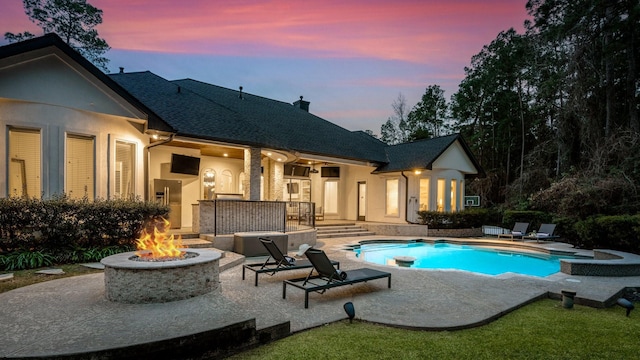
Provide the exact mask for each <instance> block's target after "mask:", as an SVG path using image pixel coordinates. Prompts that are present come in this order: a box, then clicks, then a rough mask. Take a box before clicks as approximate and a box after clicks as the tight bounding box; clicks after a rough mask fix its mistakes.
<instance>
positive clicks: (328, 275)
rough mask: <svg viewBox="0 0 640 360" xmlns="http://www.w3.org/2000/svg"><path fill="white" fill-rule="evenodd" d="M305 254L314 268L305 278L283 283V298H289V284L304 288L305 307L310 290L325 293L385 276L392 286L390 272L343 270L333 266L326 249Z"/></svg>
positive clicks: (363, 269) (307, 303) (367, 269)
mask: <svg viewBox="0 0 640 360" xmlns="http://www.w3.org/2000/svg"><path fill="white" fill-rule="evenodd" d="M305 255H306V256H307V258H308V259H309V261H311V263H312V264H313V269H312V270H311V272H309V275H307V277H304V278H298V279H291V280H285V281H284V282H283V283H282V298H283V299H286V298H287V285H291V286H293V287H296V288H298V289H302V290H304V308H305V309H306V308H308V307H309V293H310V292H318V293H320V294H323V293H324V292H325V291H327V290H328V289H330V288H333V287H338V286H343V285H353V284H356V283H360V282H367V281H369V280H375V279H383V278H387V279H388V280H387V287H388V288H391V274H390V273H388V272H384V271H379V270H375V269H369V268H361V269H355V270H346V271H342V270H339V269H336V268H335V267H333V265H332V264H331V261H330V260H329V258H328V257H327V254H325V252H324V251H322V250H318V249H314V248H310V249H309V250H307V251H306V252H305ZM314 270H315V272H316V273H317V274H316V275H313V273H314Z"/></svg>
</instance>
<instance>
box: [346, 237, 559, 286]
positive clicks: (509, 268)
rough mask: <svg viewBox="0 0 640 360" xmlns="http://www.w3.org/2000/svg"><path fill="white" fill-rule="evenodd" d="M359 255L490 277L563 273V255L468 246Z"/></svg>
mask: <svg viewBox="0 0 640 360" xmlns="http://www.w3.org/2000/svg"><path fill="white" fill-rule="evenodd" d="M353 251H354V252H355V253H356V256H357V257H359V258H361V259H363V260H365V261H368V262H372V263H375V264H380V265H392V266H397V264H396V261H395V260H394V257H396V256H410V257H414V258H415V259H416V260H415V262H414V263H413V264H412V265H411V268H416V269H450V270H464V271H472V272H476V273H482V274H487V275H500V274H504V273H508V272H511V273H517V274H523V275H530V276H538V277H545V276H549V275H551V274H554V273H556V272H559V271H560V259H561V258H565V259H566V258H568V257H562V256H554V255H547V254H542V253H539V254H538V253H536V254H528V253H526V254H525V253H518V252H511V251H498V250H494V249H489V248H480V247H474V246H468V245H455V244H446V243H438V244H427V243H421V242H418V243H394V244H365V245H362V246H360V248H356V249H354V250H353Z"/></svg>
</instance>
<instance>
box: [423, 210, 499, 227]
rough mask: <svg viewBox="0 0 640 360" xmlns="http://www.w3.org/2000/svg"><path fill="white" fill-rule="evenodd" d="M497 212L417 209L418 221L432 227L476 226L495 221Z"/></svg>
mask: <svg viewBox="0 0 640 360" xmlns="http://www.w3.org/2000/svg"><path fill="white" fill-rule="evenodd" d="M496 219H499V214H498V213H497V212H496V211H495V210H491V209H485V208H480V209H477V208H472V209H465V210H463V211H458V212H452V213H443V212H437V211H418V221H419V223H420V224H422V225H427V226H429V228H432V229H462V228H477V227H481V226H482V225H486V224H492V223H496V221H497V220H496Z"/></svg>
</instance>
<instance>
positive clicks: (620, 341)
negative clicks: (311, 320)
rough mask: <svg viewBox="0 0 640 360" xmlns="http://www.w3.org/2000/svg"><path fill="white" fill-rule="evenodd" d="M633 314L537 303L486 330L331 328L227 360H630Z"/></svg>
mask: <svg viewBox="0 0 640 360" xmlns="http://www.w3.org/2000/svg"><path fill="white" fill-rule="evenodd" d="M639 356H640V314H637V313H634V312H632V313H631V316H630V317H625V310H624V309H622V308H621V307H612V308H608V309H594V308H590V307H585V306H579V305H576V306H575V307H574V308H573V309H571V310H569V309H564V308H563V307H562V305H561V302H559V301H555V300H542V301H538V302H535V303H533V304H530V305H527V306H525V307H523V308H521V309H519V310H516V311H514V312H512V313H510V314H507V315H506V316H504V317H502V318H500V319H498V320H497V321H494V322H492V323H491V324H488V325H485V326H482V327H478V328H473V329H467V330H458V331H440V332H434V331H415V330H405V329H398V328H391V327H387V326H383V325H376V324H371V323H367V322H360V321H354V322H353V323H352V324H350V323H349V322H348V321H342V322H337V323H333V324H329V325H325V326H322V327H318V328H315V329H311V330H308V331H303V332H299V333H296V334H294V335H292V336H289V337H287V338H285V339H282V340H279V341H276V342H273V343H271V344H267V345H264V346H261V347H259V348H256V349H253V350H250V351H247V352H243V353H241V354H238V355H236V356H234V357H232V359H236V360H237V359H242V360H251V359H266V360H268V359H278V360H281V359H296V360H301V359H474V360H476V359H563V360H570V359H581V360H584V359H637V358H638V357H639Z"/></svg>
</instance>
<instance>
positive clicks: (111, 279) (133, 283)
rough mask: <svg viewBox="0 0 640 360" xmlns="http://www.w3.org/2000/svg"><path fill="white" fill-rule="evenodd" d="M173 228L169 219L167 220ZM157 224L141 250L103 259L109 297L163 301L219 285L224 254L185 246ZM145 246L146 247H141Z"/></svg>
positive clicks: (141, 242) (133, 301)
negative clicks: (220, 267)
mask: <svg viewBox="0 0 640 360" xmlns="http://www.w3.org/2000/svg"><path fill="white" fill-rule="evenodd" d="M163 224H164V226H161V228H164V229H169V228H170V226H169V224H168V221H166V220H164V219H163ZM166 234H167V233H166V231H164V230H161V229H159V228H158V226H157V225H156V226H155V227H154V230H153V234H150V233H147V232H146V231H145V232H143V235H142V237H141V238H140V239H138V243H137V245H138V249H139V250H138V251H136V252H127V253H121V254H115V255H111V256H108V257H106V258H104V259H102V260H101V261H100V262H101V263H102V264H103V265H104V282H105V292H106V297H107V299H109V300H111V301H116V302H122V303H130V304H139V303H159V302H169V301H176V300H182V299H188V298H191V297H194V296H198V295H203V294H206V293H209V292H212V291H214V290H216V289H217V288H218V284H219V260H220V258H221V256H222V255H221V254H220V253H219V252H217V251H212V250H207V249H184V248H181V243H182V241H181V239H179V238H178V239H177V240H176V239H174V238H173V235H171V236H167V235H166ZM140 249H144V250H140Z"/></svg>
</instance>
